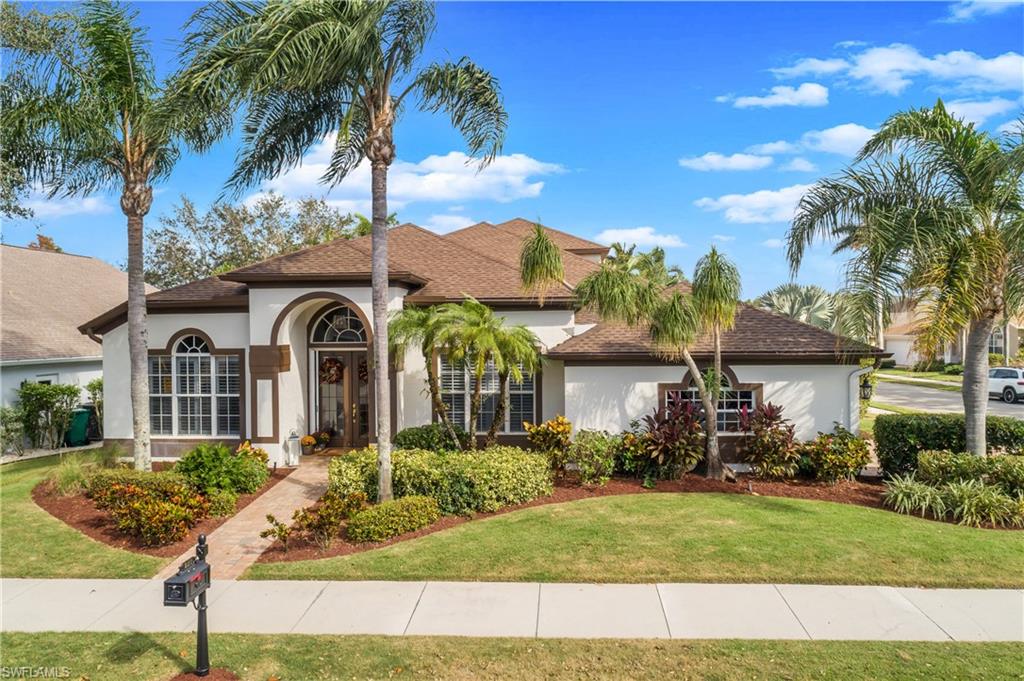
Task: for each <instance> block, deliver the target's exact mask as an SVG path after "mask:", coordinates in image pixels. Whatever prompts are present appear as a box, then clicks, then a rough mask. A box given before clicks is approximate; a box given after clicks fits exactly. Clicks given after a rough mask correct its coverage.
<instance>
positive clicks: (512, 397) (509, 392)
mask: <svg viewBox="0 0 1024 681" xmlns="http://www.w3.org/2000/svg"><path fill="white" fill-rule="evenodd" d="M438 378H439V380H440V383H441V401H442V402H444V404H445V407H446V408H447V410H448V417H449V418H450V419H451V420H452V423H456V424H458V425H461V426H462V427H463V428H466V429H467V430H468V427H467V426H468V423H469V403H470V400H471V398H472V395H473V387H474V385H475V383H476V381H475V380H474V378H473V376H472V375H471V372H470V370H469V367H468V366H466V365H454V364H451V363H449V362H448V359H447V358H446V357H444V356H443V355H442V356H441V368H440V375H439V377H438ZM500 384H501V381H500V378H499V376H498V372H497V370H496V369H495V367H494V363H493V362H488V363H487V368H486V369H485V370H484V376H483V381H482V382H481V384H480V413H479V414H478V415H477V421H476V430H477V432H478V433H483V432H486V431H487V430H488V429H490V427H491V423H492V422H493V421H494V415H495V412H496V411H497V408H498V400H499V399H501V397H502V396H501V395H499V392H498V389H499V386H500ZM534 384H535V380H534V376H530V375H527V374H525V373H524V374H523V380H522V381H521V382H519V383H516V382H513V381H512V380H511V379H510V380H509V384H508V386H507V387H506V390H505V395H504V399H505V400H507V402H506V406H507V408H506V409H505V418H504V423H502V424H501V425H500V426H499V427H498V432H499V433H523V432H526V429H525V428H524V427H523V422H524V421H533V420H534Z"/></svg>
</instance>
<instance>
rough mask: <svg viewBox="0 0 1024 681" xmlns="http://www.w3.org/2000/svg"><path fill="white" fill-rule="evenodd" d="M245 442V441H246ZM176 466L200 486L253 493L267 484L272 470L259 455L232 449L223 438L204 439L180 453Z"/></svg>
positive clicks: (181, 472)
mask: <svg viewBox="0 0 1024 681" xmlns="http://www.w3.org/2000/svg"><path fill="white" fill-rule="evenodd" d="M243 446H244V445H243ZM175 470H176V471H177V472H178V473H180V474H181V475H183V476H185V477H186V478H187V479H188V480H189V481H190V482H191V483H192V485H193V486H194V487H195V488H196V489H199V490H203V491H206V492H210V491H212V490H217V489H222V490H230V491H232V492H237V493H239V494H251V493H253V492H255V491H257V490H258V489H259V488H261V487H263V485H264V484H266V482H267V479H268V478H269V477H270V471H269V470H267V466H266V464H265V463H263V462H262V461H261V460H260V458H259V457H258V456H250V455H247V454H243V453H238V452H233V451H231V448H230V447H228V446H227V445H225V444H223V443H220V442H214V443H209V442H204V443H202V444H200V445H198V446H197V447H196V448H195V449H193V450H191V451H189V452H188V453H186V454H185V456H183V457H181V460H180V461H178V465H177V466H175Z"/></svg>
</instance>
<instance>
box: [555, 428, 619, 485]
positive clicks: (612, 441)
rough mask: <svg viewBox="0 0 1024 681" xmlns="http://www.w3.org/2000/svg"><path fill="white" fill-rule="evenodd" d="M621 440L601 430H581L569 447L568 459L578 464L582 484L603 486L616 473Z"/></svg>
mask: <svg viewBox="0 0 1024 681" xmlns="http://www.w3.org/2000/svg"><path fill="white" fill-rule="evenodd" d="M619 448H620V438H617V437H613V436H611V435H609V434H608V433H606V432H604V431H601V430H581V431H580V432H578V433H577V434H576V439H575V440H573V442H572V444H571V445H569V452H568V458H569V460H570V461H571V462H573V463H574V464H576V468H577V470H578V471H579V475H580V482H582V483H583V484H584V485H592V484H598V485H603V484H605V483H606V482H608V480H609V479H610V478H611V477H612V473H613V472H614V471H615V453H616V452H617V451H618V450H619Z"/></svg>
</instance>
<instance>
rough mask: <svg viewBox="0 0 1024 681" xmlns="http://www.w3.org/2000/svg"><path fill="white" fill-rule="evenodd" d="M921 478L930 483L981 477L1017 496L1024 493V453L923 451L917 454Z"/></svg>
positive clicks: (918, 473) (980, 479)
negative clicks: (984, 454) (986, 453)
mask: <svg viewBox="0 0 1024 681" xmlns="http://www.w3.org/2000/svg"><path fill="white" fill-rule="evenodd" d="M917 478H918V480H921V481H922V482H926V483H928V484H930V485H942V484H945V483H947V482H963V481H967V480H979V481H981V482H984V483H987V484H991V485H996V486H998V487H1001V488H1002V490H1003V491H1004V492H1006V493H1007V494H1009V495H1010V496H1011V497H1015V496H1019V495H1024V456H1013V455H1008V454H997V455H993V456H974V455H973V454H954V453H952V452H936V451H926V452H921V453H920V454H918V456H917Z"/></svg>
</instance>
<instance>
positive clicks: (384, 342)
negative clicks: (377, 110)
mask: <svg viewBox="0 0 1024 681" xmlns="http://www.w3.org/2000/svg"><path fill="white" fill-rule="evenodd" d="M370 168H371V170H370V172H371V185H370V189H371V193H372V199H373V213H372V221H373V232H372V236H371V250H372V252H373V255H372V262H371V265H370V280H371V285H372V287H373V367H374V371H373V390H374V405H375V409H376V415H377V472H378V483H377V490H378V491H377V500H378V501H390V500H391V499H392V497H393V496H394V495H393V492H392V489H391V385H390V378H389V376H388V366H389V363H388V162H386V161H384V160H374V161H372V162H371V165H370Z"/></svg>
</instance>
